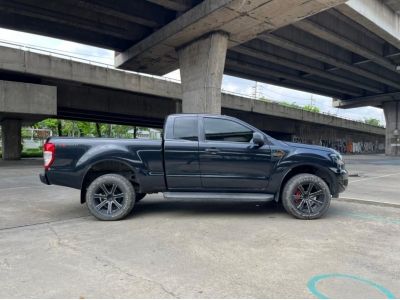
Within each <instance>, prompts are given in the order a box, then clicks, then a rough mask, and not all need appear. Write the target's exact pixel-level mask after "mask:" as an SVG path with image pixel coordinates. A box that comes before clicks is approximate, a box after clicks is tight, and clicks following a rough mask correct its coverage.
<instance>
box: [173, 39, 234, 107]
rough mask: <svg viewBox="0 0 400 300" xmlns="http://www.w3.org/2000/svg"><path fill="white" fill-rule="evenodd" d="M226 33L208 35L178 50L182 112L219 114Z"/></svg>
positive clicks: (226, 43)
mask: <svg viewBox="0 0 400 300" xmlns="http://www.w3.org/2000/svg"><path fill="white" fill-rule="evenodd" d="M227 47H228V34H226V33H224V32H212V33H209V34H208V35H205V36H203V37H201V38H200V39H198V40H195V41H193V42H191V43H190V44H188V45H186V46H184V47H182V48H180V49H178V56H179V68H180V72H181V81H182V85H181V86H182V112H183V113H211V114H221V83H222V75H223V73H224V67H225V57H226V50H227Z"/></svg>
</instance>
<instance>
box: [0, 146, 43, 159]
mask: <svg viewBox="0 0 400 300" xmlns="http://www.w3.org/2000/svg"><path fill="white" fill-rule="evenodd" d="M2 157H3V153H2V152H1V150H0V158H2ZM21 157H24V158H29V157H43V151H42V149H39V148H37V149H24V150H22V153H21Z"/></svg>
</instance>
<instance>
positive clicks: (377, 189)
mask: <svg viewBox="0 0 400 300" xmlns="http://www.w3.org/2000/svg"><path fill="white" fill-rule="evenodd" d="M344 158H345V161H346V168H347V170H348V171H349V173H350V175H351V176H350V178H349V187H348V189H347V190H346V191H345V192H344V193H343V194H341V197H346V198H355V199H365V200H371V201H377V202H388V203H394V204H397V205H399V206H400V197H399V188H400V185H399V183H400V158H396V157H387V156H385V155H383V154H377V155H345V157H344Z"/></svg>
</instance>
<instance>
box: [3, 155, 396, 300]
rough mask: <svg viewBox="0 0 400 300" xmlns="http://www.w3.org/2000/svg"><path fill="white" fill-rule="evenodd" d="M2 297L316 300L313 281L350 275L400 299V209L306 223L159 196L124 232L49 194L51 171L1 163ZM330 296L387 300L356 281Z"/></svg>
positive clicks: (341, 283)
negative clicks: (44, 176) (45, 174)
mask: <svg viewBox="0 0 400 300" xmlns="http://www.w3.org/2000/svg"><path fill="white" fill-rule="evenodd" d="M0 164H1V165H0V191H1V196H0V210H1V212H2V218H1V219H0V281H1V282H2V288H1V289H0V297H1V298H7V297H8V298H10V297H15V298H24V297H25V298H29V297H31V298H32V297H47V298H79V297H82V298H177V297H180V298H213V297H216V298H299V297H300V298H312V299H314V298H315V296H314V295H313V294H311V293H310V291H309V290H308V289H307V282H308V281H309V280H310V279H311V277H313V276H316V275H320V274H326V273H344V274H349V275H354V276H359V277H363V278H367V279H369V280H372V281H374V282H376V283H378V284H380V285H382V286H384V287H385V288H387V289H389V290H390V291H391V292H392V293H393V295H394V296H396V297H399V295H400V286H399V285H398V274H399V272H400V269H399V268H400V267H399V266H400V257H399V255H398V253H399V251H400V240H399V239H398V232H399V229H400V223H399V222H400V219H399V210H398V209H394V208H381V207H375V206H366V205H357V204H350V203H341V202H337V201H333V202H332V205H331V208H330V210H329V212H328V214H327V215H326V217H325V218H323V219H320V220H315V221H300V220H296V219H293V218H291V217H290V216H289V215H287V214H286V213H285V212H283V211H282V210H279V209H277V208H276V207H275V206H273V205H272V204H266V203H259V202H235V203H232V202H222V201H217V202H216V201H213V200H209V201H201V202H200V201H165V200H163V199H162V197H161V196H160V195H152V196H148V197H146V198H145V199H143V200H142V202H140V203H139V204H138V205H137V206H136V207H135V211H134V213H133V214H132V215H131V216H129V217H128V218H127V219H126V220H124V221H120V222H99V221H96V220H95V219H94V218H93V217H91V216H88V213H87V210H86V207H85V206H81V205H80V204H79V191H77V190H72V189H67V188H62V187H57V186H44V185H42V184H41V183H39V181H38V178H37V173H38V172H39V170H41V166H40V164H41V162H40V161H38V162H37V163H35V162H32V161H30V163H28V162H26V161H25V160H23V161H21V162H20V163H19V164H18V165H17V166H16V165H15V164H11V163H10V162H7V163H4V162H2V163H0ZM317 288H318V289H319V291H320V292H322V293H325V294H326V295H327V296H328V297H330V298H384V297H385V295H383V294H380V293H379V292H378V291H377V290H376V289H374V288H373V287H371V286H368V285H365V284H362V283H360V282H357V281H354V280H346V279H330V280H326V281H321V282H319V283H318V285H317Z"/></svg>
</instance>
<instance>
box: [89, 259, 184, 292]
mask: <svg viewBox="0 0 400 300" xmlns="http://www.w3.org/2000/svg"><path fill="white" fill-rule="evenodd" d="M95 258H96V260H97V261H99V262H100V263H102V264H107V265H109V266H111V267H112V268H114V269H115V270H117V271H119V272H120V273H122V274H125V275H127V276H129V277H133V278H138V279H140V280H143V281H147V282H150V283H152V284H156V285H158V286H159V287H160V288H161V289H162V290H163V291H164V292H165V293H166V294H168V295H170V296H171V297H173V298H176V299H180V297H179V296H177V295H176V294H175V293H174V292H172V291H170V290H168V289H167V288H166V287H165V286H164V285H163V284H162V283H161V282H158V281H155V280H152V279H149V278H146V277H143V276H138V275H134V274H132V273H130V272H127V271H125V270H123V269H122V268H121V267H119V266H117V265H116V264H115V263H113V262H112V261H110V260H108V259H105V258H104V257H99V256H95Z"/></svg>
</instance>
